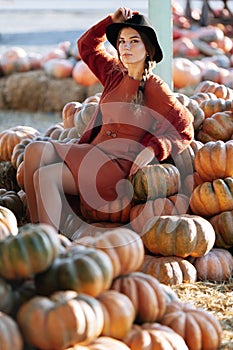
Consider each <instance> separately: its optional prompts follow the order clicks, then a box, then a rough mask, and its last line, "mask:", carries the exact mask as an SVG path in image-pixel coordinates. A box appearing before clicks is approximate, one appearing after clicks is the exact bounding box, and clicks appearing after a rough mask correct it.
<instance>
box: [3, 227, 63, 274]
mask: <svg viewBox="0 0 233 350" xmlns="http://www.w3.org/2000/svg"><path fill="white" fill-rule="evenodd" d="M60 244H61V243H60V240H59V236H58V234H57V231H56V230H55V229H54V228H53V227H52V226H50V225H47V224H26V225H24V226H21V227H20V228H19V232H18V234H17V235H16V236H12V235H11V236H8V237H6V238H5V239H3V240H1V241H0V256H1V259H0V275H1V276H2V277H4V278H6V279H17V278H29V277H31V276H32V275H34V274H36V273H39V272H42V271H45V270H46V269H47V268H48V267H49V266H50V265H51V264H52V262H53V261H54V259H55V258H56V257H57V256H58V254H59V249H60Z"/></svg>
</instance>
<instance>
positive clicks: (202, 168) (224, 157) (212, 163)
mask: <svg viewBox="0 0 233 350" xmlns="http://www.w3.org/2000/svg"><path fill="white" fill-rule="evenodd" d="M194 166H195V169H196V171H197V172H198V174H199V175H200V176H201V178H202V179H203V180H204V181H212V180H215V179H219V178H226V177H228V176H229V177H232V176H233V140H229V141H226V142H224V141H222V140H218V141H209V142H207V143H206V144H205V145H204V146H203V147H201V149H199V151H198V152H197V153H196V156H195V158H194Z"/></svg>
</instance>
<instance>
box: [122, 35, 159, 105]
mask: <svg viewBox="0 0 233 350" xmlns="http://www.w3.org/2000/svg"><path fill="white" fill-rule="evenodd" d="M120 32H121V31H119V35H120ZM137 32H138V33H139V35H140V37H141V39H142V41H143V44H144V45H145V48H146V52H147V57H146V59H145V67H144V73H143V77H142V80H141V83H140V85H139V88H138V91H137V95H136V96H135V98H134V99H133V102H134V103H136V104H139V105H143V104H144V94H143V93H144V85H145V82H146V81H147V79H148V78H149V76H150V74H151V71H152V69H153V68H154V66H155V64H156V62H155V61H154V59H153V57H154V55H155V47H154V45H153V44H152V42H151V40H150V38H149V37H148V35H147V34H146V33H144V32H142V31H140V30H137ZM119 35H118V37H119ZM118 45H119V40H118V39H117V53H118V58H119V60H120V62H121V59H120V54H119V51H118ZM121 63H122V62H121ZM122 66H123V64H122Z"/></svg>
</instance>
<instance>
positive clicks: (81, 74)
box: [72, 60, 99, 86]
mask: <svg viewBox="0 0 233 350" xmlns="http://www.w3.org/2000/svg"><path fill="white" fill-rule="evenodd" d="M72 77H73V79H74V81H75V82H76V83H78V84H81V85H84V86H92V85H95V84H97V83H98V82H99V80H98V79H97V77H96V76H95V74H94V73H92V71H91V70H90V68H89V67H88V66H87V65H86V63H84V62H83V61H82V60H80V61H78V62H77V63H76V64H75V66H74V68H73V71H72Z"/></svg>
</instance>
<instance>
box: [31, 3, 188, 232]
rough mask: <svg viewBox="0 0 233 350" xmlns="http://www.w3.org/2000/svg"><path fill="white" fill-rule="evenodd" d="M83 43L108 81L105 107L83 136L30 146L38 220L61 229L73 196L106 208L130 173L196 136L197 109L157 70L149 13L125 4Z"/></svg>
mask: <svg viewBox="0 0 233 350" xmlns="http://www.w3.org/2000/svg"><path fill="white" fill-rule="evenodd" d="M105 34H106V35H107V39H108V41H109V42H110V43H111V44H112V45H113V46H114V47H115V48H116V50H117V55H116V57H115V56H113V55H111V54H109V53H107V51H106V49H105V46H104V42H105V41H106V36H105ZM78 49H79V54H80V56H81V58H82V60H83V61H84V62H85V63H86V64H87V65H88V66H89V68H90V69H91V70H92V71H93V72H94V73H95V75H96V76H97V77H98V79H99V80H100V82H101V83H102V85H103V87H104V89H103V92H102V94H101V99H100V104H99V108H98V111H97V112H96V114H95V115H94V116H93V118H92V120H91V121H90V123H89V125H88V126H87V128H86V130H85V131H84V133H83V135H82V137H81V138H80V140H79V141H78V142H77V143H75V144H64V143H58V142H52V141H51V142H33V143H31V144H30V145H29V146H28V147H27V148H26V151H25V191H26V194H27V200H28V206H29V210H30V215H31V221H32V222H34V223H36V222H43V223H49V224H51V225H53V226H54V227H55V228H56V229H58V230H59V229H60V230H61V231H62V228H61V225H62V221H63V219H61V216H62V215H61V214H64V216H66V215H67V213H68V210H69V209H71V208H69V205H68V202H67V200H66V196H67V195H75V196H76V195H78V196H79V198H80V200H81V201H82V203H83V205H85V206H86V207H87V208H96V209H98V208H100V207H102V206H103V205H104V204H106V203H107V202H108V201H113V200H116V199H117V198H119V197H121V196H123V195H124V194H125V184H126V181H127V180H126V179H127V177H128V175H129V174H130V175H132V174H134V173H135V172H137V170H138V169H139V168H141V167H143V166H146V165H147V164H149V163H150V162H151V161H152V160H154V159H156V160H157V161H162V160H164V159H166V158H167V157H168V156H170V157H172V156H174V155H176V154H177V153H179V152H181V151H182V150H183V149H184V148H185V147H187V146H188V145H189V143H190V142H191V140H192V139H193V135H194V134H193V117H192V115H191V113H190V112H189V111H188V110H187V109H186V108H185V107H184V106H183V105H182V104H181V103H180V102H179V101H178V100H177V99H176V97H175V96H174V94H173V93H172V92H171V90H170V89H169V87H168V86H167V84H166V83H164V82H163V81H162V80H161V79H160V78H159V77H158V76H156V75H154V74H153V73H152V69H153V67H154V65H155V64H156V63H158V62H160V61H161V60H162V58H163V54H162V50H161V48H160V45H159V42H158V40H157V36H156V32H155V30H154V28H153V27H152V26H151V25H150V23H149V21H148V19H147V18H146V17H145V16H143V15H141V14H139V13H138V11H132V10H131V9H128V8H125V7H121V8H119V9H118V10H116V12H115V13H113V14H112V15H109V16H107V17H106V18H104V19H103V20H101V21H100V22H99V23H97V24H96V25H94V26H93V27H92V28H90V29H89V30H87V32H86V33H84V34H83V35H82V36H81V38H80V39H79V40H78ZM129 200H130V199H129Z"/></svg>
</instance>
